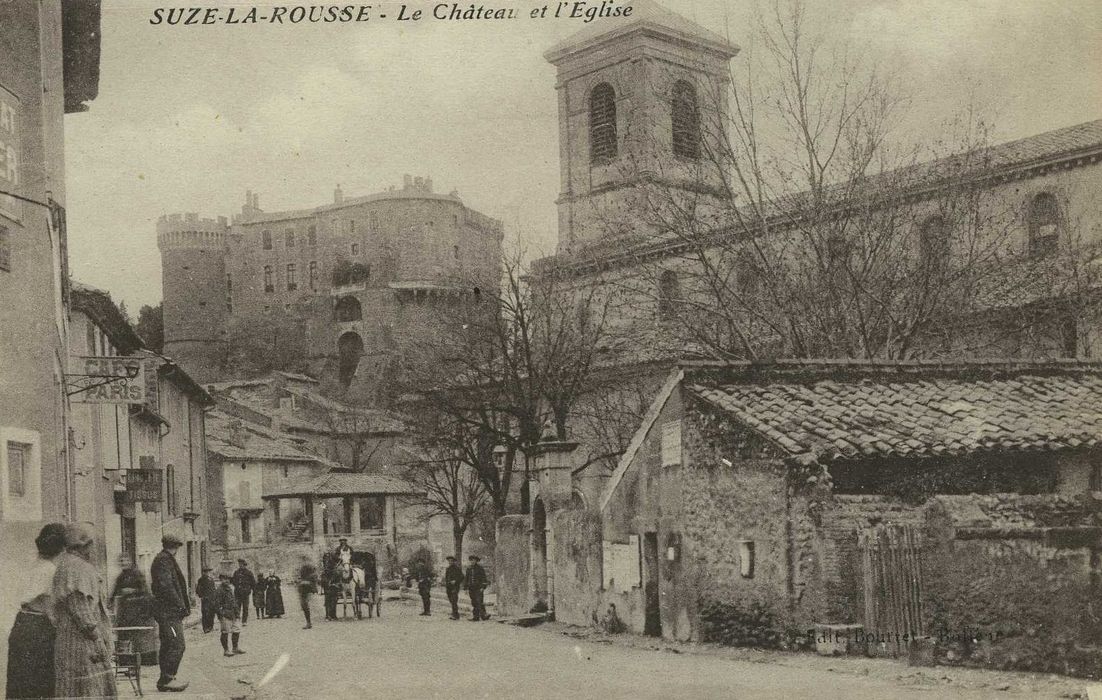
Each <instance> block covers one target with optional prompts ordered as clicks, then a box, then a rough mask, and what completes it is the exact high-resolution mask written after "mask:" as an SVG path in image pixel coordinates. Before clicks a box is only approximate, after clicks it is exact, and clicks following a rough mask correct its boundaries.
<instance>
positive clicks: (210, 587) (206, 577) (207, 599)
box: [195, 566, 218, 632]
mask: <svg viewBox="0 0 1102 700" xmlns="http://www.w3.org/2000/svg"><path fill="white" fill-rule="evenodd" d="M211 571H213V569H211V567H209V566H204V567H203V575H202V576H200V577H199V583H197V584H195V595H197V596H199V601H200V611H201V612H202V615H203V632H211V631H213V630H214V616H215V615H216V614H217V613H218V608H217V606H216V605H215V602H214V600H215V598H216V597H217V594H218V584H217V583H215V582H214V578H213V577H212V576H211V574H210V572H211Z"/></svg>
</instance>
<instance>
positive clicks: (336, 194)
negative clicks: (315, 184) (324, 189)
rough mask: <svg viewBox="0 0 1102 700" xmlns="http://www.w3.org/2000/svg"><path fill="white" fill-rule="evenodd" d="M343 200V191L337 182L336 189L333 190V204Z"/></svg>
mask: <svg viewBox="0 0 1102 700" xmlns="http://www.w3.org/2000/svg"><path fill="white" fill-rule="evenodd" d="M343 201H344V192H342V191H341V186H340V185H339V184H338V185H337V189H335V190H333V204H340V203H341V202H343Z"/></svg>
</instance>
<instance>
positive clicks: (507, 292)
mask: <svg viewBox="0 0 1102 700" xmlns="http://www.w3.org/2000/svg"><path fill="white" fill-rule="evenodd" d="M502 273H503V274H502V278H501V283H500V285H499V284H497V283H495V281H491V280H481V281H472V280H466V281H456V283H455V288H456V289H457V290H465V291H464V292H463V293H461V294H458V295H457V301H456V303H455V304H453V305H452V306H451V307H449V308H448V309H446V310H445V312H444V313H441V314H440V315H439V317H438V319H437V322H436V324H435V327H436V332H435V333H434V334H433V337H431V338H426V340H425V343H423V344H422V345H421V347H420V348H419V351H418V352H416V353H414V354H411V356H410V357H409V358H407V361H406V363H405V366H404V367H403V369H402V370H401V374H402V376H403V379H404V381H405V382H406V385H407V386H408V387H409V390H410V391H411V392H412V393H416V394H418V395H419V396H420V397H421V398H422V400H421V401H420V402H419V403H418V407H419V410H421V411H422V412H425V413H428V414H434V415H435V416H437V417H436V418H434V419H433V420H430V421H427V423H428V424H432V425H435V424H438V423H440V422H444V423H447V424H449V425H451V426H452V427H453V429H454V430H458V431H459V432H458V434H460V435H462V436H463V445H462V449H461V452H462V454H463V460H464V461H465V462H466V463H467V464H468V465H469V466H470V467H471V468H473V469H474V470H475V472H476V473H477V474H478V476H479V478H480V480H481V481H482V484H483V486H484V487H485V489H486V493H487V495H488V497H489V499H490V501H491V503H492V504H493V508H494V512H495V514H497V515H503V514H505V513H506V511H507V507H508V501H509V498H510V495H511V493H512V488H513V485H514V476H515V475H517V474H520V475H521V477H522V478H525V479H526V478H527V474H528V468H529V465H528V457H527V456H526V455H527V453H528V451H529V449H528V448H530V447H531V446H532V445H534V444H535V443H536V442H538V441H539V440H540V439H541V437H542V436H543V435H544V432H545V429H546V426H552V428H553V430H554V434H555V436H556V437H558V438H559V439H565V438H566V437H567V423H568V417H569V415H570V412H571V409H572V408H573V406H574V405H575V403H576V401H577V400H578V398H579V397H580V396H581V395H583V394H584V393H585V392H586V391H587V390H589V388H590V387H589V386H588V384H587V380H588V377H589V376H590V374H591V372H592V370H593V366H594V362H595V357H596V356H597V354H598V347H599V343H600V341H601V338H602V337H603V331H604V325H605V316H606V313H605V308H604V306H603V305H602V304H601V303H599V301H598V299H597V296H596V295H595V294H594V292H593V291H592V290H588V289H585V288H579V289H569V288H566V287H564V286H563V285H562V283H561V282H560V280H558V279H557V278H556V277H555V276H553V275H550V276H541V277H540V278H539V280H538V283H536V284H530V283H529V279H528V278H527V277H526V275H525V274H524V271H523V269H522V266H521V264H520V256H519V255H518V256H515V257H511V258H507V259H506V260H504V261H503V263H502ZM441 416H442V417H443V418H441ZM456 447H458V446H456Z"/></svg>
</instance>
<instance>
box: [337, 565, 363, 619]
mask: <svg viewBox="0 0 1102 700" xmlns="http://www.w3.org/2000/svg"><path fill="white" fill-rule="evenodd" d="M340 572H341V597H340V603H341V615H342V616H343V617H348V604H349V603H351V604H352V611H353V613H354V614H355V615H356V619H357V620H358V619H360V618H361V617H363V613H361V612H360V596H359V591H361V590H363V587H364V570H363V569H361V568H360V567H358V566H352V564H351V563H349V562H342V563H341V565H340Z"/></svg>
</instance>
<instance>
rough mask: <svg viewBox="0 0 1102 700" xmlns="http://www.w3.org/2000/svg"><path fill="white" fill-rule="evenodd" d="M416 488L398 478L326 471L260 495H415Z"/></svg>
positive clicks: (277, 496) (268, 496)
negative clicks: (320, 474) (326, 472)
mask: <svg viewBox="0 0 1102 700" xmlns="http://www.w3.org/2000/svg"><path fill="white" fill-rule="evenodd" d="M416 493H419V491H418V490H417V489H416V488H415V487H414V486H413V485H411V484H409V483H406V482H405V481H402V480H400V479H395V478H392V477H389V476H380V475H378V474H362V473H359V472H355V473H348V472H329V473H328V474H323V475H322V476H319V477H314V478H313V479H305V480H303V481H301V482H299V483H298V484H293V485H291V486H288V487H286V488H283V489H277V490H275V491H272V492H270V493H266V494H264V498H288V497H293V496H370V495H377V494H395V495H397V494H416Z"/></svg>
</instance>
